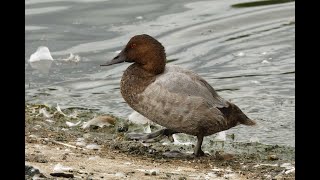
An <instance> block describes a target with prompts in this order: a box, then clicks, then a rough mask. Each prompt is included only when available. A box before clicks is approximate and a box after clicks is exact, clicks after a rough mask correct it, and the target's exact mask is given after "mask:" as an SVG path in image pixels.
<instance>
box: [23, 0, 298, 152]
mask: <svg viewBox="0 0 320 180" xmlns="http://www.w3.org/2000/svg"><path fill="white" fill-rule="evenodd" d="M246 2H253V1H246V0H229V1H224V0H210V1H196V0H163V1H156V0H135V1H129V0H26V1H25V75H26V76H25V100H26V102H32V103H44V104H49V105H56V104H59V106H60V107H61V108H62V109H63V108H68V107H84V108H90V109H97V110H98V111H101V112H104V113H112V114H114V115H117V116H120V117H122V118H127V116H128V115H129V114H130V113H131V112H132V109H131V108H130V107H129V106H128V105H127V104H126V103H125V101H124V100H123V99H122V97H121V94H120V91H119V82H120V78H121V76H122V73H123V71H124V70H125V69H126V68H127V67H128V66H129V64H120V65H114V66H110V67H100V66H99V65H100V64H102V63H104V62H106V61H108V60H111V59H112V58H113V57H114V56H116V54H117V51H119V50H121V49H122V47H123V46H125V44H126V43H127V42H128V40H129V39H130V37H132V36H134V35H136V34H149V35H151V36H153V37H155V38H157V39H158V40H159V41H160V42H161V43H162V44H163V45H164V46H165V48H166V53H167V59H168V60H170V62H169V63H170V64H176V65H179V66H182V67H184V68H187V69H190V70H193V71H194V72H196V73H198V74H199V75H201V76H202V77H204V78H205V79H206V80H207V81H208V82H209V83H210V84H211V85H212V86H213V87H214V88H215V89H216V90H217V91H218V93H219V94H220V95H221V96H222V97H223V98H225V99H226V100H230V101H231V102H233V103H235V104H237V105H238V106H239V107H240V108H241V109H242V110H243V111H244V112H245V113H246V114H247V115H248V116H249V117H250V118H252V119H255V120H256V121H257V123H258V126H257V127H254V128H252V127H245V126H238V127H235V128H232V129H230V130H228V131H227V133H228V134H232V133H234V134H235V138H236V139H237V140H238V141H245V142H247V141H250V138H251V137H255V138H258V139H259V141H260V142H262V143H266V144H279V145H288V146H291V147H295V2H294V1H289V2H286V3H266V4H262V5H261V4H259V5H252V3H251V4H250V6H245V5H243V4H242V5H241V3H246ZM237 4H240V5H237ZM39 46H47V47H48V48H49V49H50V51H51V54H52V56H53V58H60V57H68V56H69V53H74V54H78V55H79V56H80V57H81V61H80V62H79V63H77V64H74V63H62V62H58V61H57V62H54V63H53V65H52V67H51V69H50V72H49V74H41V73H40V72H38V71H36V70H34V69H32V68H31V67H30V65H29V63H28V59H29V57H30V55H31V54H32V53H34V52H35V51H36V49H37V48H38V47H39Z"/></svg>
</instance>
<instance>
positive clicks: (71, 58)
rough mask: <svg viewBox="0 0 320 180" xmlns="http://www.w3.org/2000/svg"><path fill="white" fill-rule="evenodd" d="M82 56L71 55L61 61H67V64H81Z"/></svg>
mask: <svg viewBox="0 0 320 180" xmlns="http://www.w3.org/2000/svg"><path fill="white" fill-rule="evenodd" d="M80 59H81V58H80V56H79V55H74V54H73V53H70V55H69V57H68V58H66V59H61V61H66V62H74V63H78V62H80Z"/></svg>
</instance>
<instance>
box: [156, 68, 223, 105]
mask: <svg viewBox="0 0 320 180" xmlns="http://www.w3.org/2000/svg"><path fill="white" fill-rule="evenodd" d="M154 83H155V84H158V85H159V86H161V87H162V88H164V89H166V90H168V91H169V92H171V93H178V94H184V95H187V96H191V97H192V96H193V97H201V98H203V99H204V100H205V101H206V102H207V103H209V104H210V105H211V106H213V107H217V108H223V107H228V106H229V104H228V103H227V101H226V100H224V99H223V98H222V97H220V96H219V95H218V94H217V92H216V91H215V90H214V89H213V87H212V86H210V84H209V83H208V82H207V81H206V80H204V79H203V78H201V77H200V76H199V75H197V74H196V73H194V72H192V71H189V70H186V69H182V68H180V67H178V66H167V67H166V70H165V72H164V73H163V74H161V75H159V76H158V77H157V79H156V81H155V82H154Z"/></svg>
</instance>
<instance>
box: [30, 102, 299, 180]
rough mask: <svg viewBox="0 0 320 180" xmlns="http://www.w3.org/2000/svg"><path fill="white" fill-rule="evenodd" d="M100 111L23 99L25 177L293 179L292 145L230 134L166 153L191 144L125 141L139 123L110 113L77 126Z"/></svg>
mask: <svg viewBox="0 0 320 180" xmlns="http://www.w3.org/2000/svg"><path fill="white" fill-rule="evenodd" d="M102 115H103V114H100V113H99V112H98V111H96V110H90V109H81V108H69V109H62V110H61V109H59V108H57V107H49V106H46V105H42V104H26V105H25V117H26V119H25V159H26V162H25V163H26V171H25V174H26V179H32V178H35V179H36V178H39V179H42V178H43V179H57V178H58V179H60V178H74V179H179V180H182V179H295V150H294V148H293V147H286V146H279V145H266V144H261V143H258V142H251V143H248V142H237V141H232V140H230V139H231V138H229V139H228V140H227V141H226V142H225V143H224V144H223V146H221V145H219V144H212V146H211V147H210V149H208V148H207V150H206V151H205V152H206V153H207V154H206V156H205V157H200V158H195V157H192V156H188V157H183V156H181V157H174V158H170V157H167V156H165V155H164V154H166V152H168V151H173V150H176V151H177V153H178V152H184V153H188V152H190V151H191V150H192V145H182V144H174V143H172V142H170V141H168V140H163V141H160V142H154V143H143V142H139V141H132V140H128V139H127V138H126V134H127V133H130V132H141V131H142V130H141V125H135V124H132V123H130V122H129V121H128V120H125V119H120V118H117V117H114V116H113V115H108V119H107V120H106V121H107V123H106V125H105V126H103V127H99V126H91V127H89V128H85V129H84V128H82V125H83V123H84V122H88V121H89V120H90V119H92V118H94V117H99V116H102ZM104 116H105V115H104ZM158 128H159V127H156V126H154V127H153V126H151V130H152V131H154V130H156V129H158Z"/></svg>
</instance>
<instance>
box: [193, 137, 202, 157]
mask: <svg viewBox="0 0 320 180" xmlns="http://www.w3.org/2000/svg"><path fill="white" fill-rule="evenodd" d="M197 138H198V141H197V145H196V147H195V148H194V155H195V156H197V157H199V156H204V152H203V151H202V150H201V145H202V142H203V136H202V135H199V136H197Z"/></svg>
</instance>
